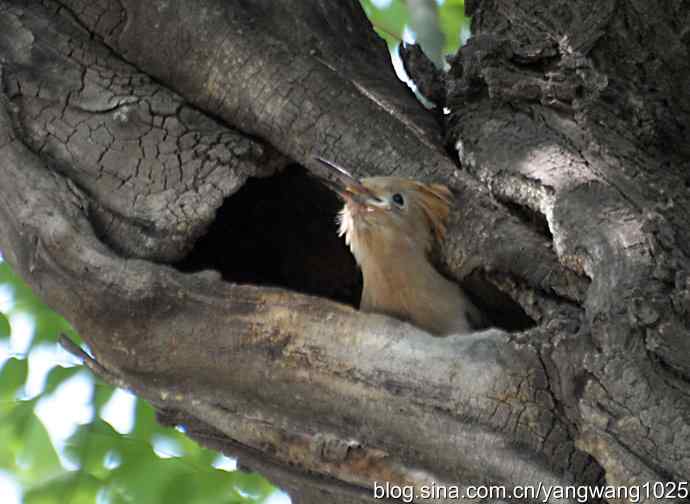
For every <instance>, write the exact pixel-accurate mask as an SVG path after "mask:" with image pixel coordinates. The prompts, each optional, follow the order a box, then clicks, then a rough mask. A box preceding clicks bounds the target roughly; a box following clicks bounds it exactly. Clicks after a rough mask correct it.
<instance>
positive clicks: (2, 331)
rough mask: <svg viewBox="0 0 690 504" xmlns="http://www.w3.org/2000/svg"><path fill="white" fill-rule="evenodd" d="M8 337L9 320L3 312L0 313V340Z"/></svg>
mask: <svg viewBox="0 0 690 504" xmlns="http://www.w3.org/2000/svg"><path fill="white" fill-rule="evenodd" d="M9 337H10V321H9V320H7V317H6V316H5V314H4V313H0V340H3V339H7V338H9Z"/></svg>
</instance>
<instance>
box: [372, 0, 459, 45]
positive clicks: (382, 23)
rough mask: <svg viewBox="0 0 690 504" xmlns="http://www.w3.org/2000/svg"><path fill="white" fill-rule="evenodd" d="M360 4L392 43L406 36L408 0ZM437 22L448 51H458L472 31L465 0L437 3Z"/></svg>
mask: <svg viewBox="0 0 690 504" xmlns="http://www.w3.org/2000/svg"><path fill="white" fill-rule="evenodd" d="M361 4H362V7H364V11H365V12H366V13H367V16H368V17H369V19H370V20H371V24H372V25H373V26H374V29H375V30H376V31H377V33H378V34H379V35H380V36H381V37H382V38H383V39H384V40H385V41H386V42H388V45H389V46H391V47H394V46H397V45H398V44H399V43H400V42H401V41H402V40H403V33H404V31H405V28H406V27H407V28H408V29H409V27H410V14H409V10H408V8H407V5H406V2H405V0H390V1H388V2H384V1H380V0H379V1H375V0H361ZM438 22H439V26H440V28H441V31H442V32H443V33H444V34H445V37H446V45H445V52H446V54H453V53H455V52H456V51H457V50H458V48H459V47H460V43H461V42H462V41H464V39H465V38H466V37H467V34H469V31H470V18H469V17H467V16H465V2H464V0H444V1H443V2H442V3H441V4H440V5H439V7H438Z"/></svg>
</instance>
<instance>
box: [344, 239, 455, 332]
mask: <svg viewBox="0 0 690 504" xmlns="http://www.w3.org/2000/svg"><path fill="white" fill-rule="evenodd" d="M359 238H360V239H359V240H357V239H355V240H352V242H351V247H352V251H353V253H354V255H355V258H356V259H357V262H358V264H359V266H360V268H361V269H362V276H363V278H364V289H363V292H362V302H361V308H362V309H363V310H365V311H377V312H383V313H389V314H392V315H395V316H397V317H398V318H403V319H410V316H409V312H410V311H412V310H413V305H415V304H418V303H419V300H425V299H433V298H434V296H435V295H437V294H438V293H439V292H440V291H445V290H446V284H447V283H448V281H447V280H446V279H445V278H443V276H442V275H441V274H439V273H438V271H436V269H435V268H434V266H433V265H432V264H431V262H430V261H429V258H428V255H427V253H426V251H425V250H424V249H425V247H422V246H420V245H419V244H418V243H415V242H413V241H412V240H410V239H409V238H408V237H400V239H398V240H391V239H386V238H382V237H381V236H379V235H373V236H359Z"/></svg>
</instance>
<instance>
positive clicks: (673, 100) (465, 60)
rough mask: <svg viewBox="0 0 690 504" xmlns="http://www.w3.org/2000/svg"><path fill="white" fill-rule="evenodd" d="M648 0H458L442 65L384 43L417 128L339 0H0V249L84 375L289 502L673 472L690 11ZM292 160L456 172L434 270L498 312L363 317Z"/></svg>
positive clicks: (678, 464) (687, 179)
mask: <svg viewBox="0 0 690 504" xmlns="http://www.w3.org/2000/svg"><path fill="white" fill-rule="evenodd" d="M660 4H662V5H655V3H654V2H645V1H641V0H619V1H614V0H602V1H600V2H597V3H596V4H593V3H592V2H587V1H584V0H568V1H565V0H522V1H517V0H501V1H495V0H494V1H491V0H483V1H481V0H474V1H470V0H468V1H467V2H466V7H467V10H468V14H470V15H472V16H473V30H472V31H473V37H472V38H471V39H470V41H469V43H468V44H467V45H466V46H465V47H463V48H462V49H461V50H460V52H459V53H458V54H457V55H456V56H455V57H454V58H453V60H452V65H451V69H450V71H449V73H448V74H446V75H433V74H430V73H429V72H433V70H429V69H431V68H432V67H431V66H430V65H424V64H420V58H419V54H418V53H416V52H415V51H414V49H412V50H409V51H407V52H406V54H407V55H408V56H409V57H407V58H406V60H407V63H408V69H409V71H410V73H411V74H412V75H413V76H414V77H415V78H417V79H419V81H420V82H427V81H433V82H435V83H436V86H435V89H436V93H435V95H436V96H434V98H435V99H436V100H437V101H438V107H439V108H441V107H444V106H445V107H447V109H449V110H450V113H449V114H448V115H445V116H444V117H443V119H442V121H438V117H437V115H435V114H434V113H432V112H429V111H427V110H425V109H424V108H423V107H422V106H420V105H419V104H418V102H417V101H416V100H415V98H414V96H413V94H412V93H411V92H410V91H409V90H408V89H407V88H406V87H405V86H404V84H401V83H400V82H398V80H397V79H396V77H395V75H394V73H393V70H392V67H391V65H390V62H389V56H388V52H387V49H386V47H385V44H384V43H383V42H382V41H381V40H379V39H378V38H377V36H376V35H375V34H374V32H373V31H372V29H371V26H370V24H369V22H368V21H367V19H366V17H365V15H364V13H363V12H362V10H361V8H360V6H359V4H358V3H357V2H356V1H354V0H351V1H344V0H343V1H338V2H325V1H322V0H302V1H296V0H280V1H276V0H273V1H271V0H258V1H252V2H242V1H239V0H195V1H191V0H174V1H170V2H162V1H149V2H140V1H138V0H119V1H115V0H99V1H97V2H90V1H89V2H87V1H82V0H64V1H61V2H54V1H52V0H44V1H40V2H39V1H31V0H22V1H16V0H15V1H12V0H0V72H1V73H0V81H1V82H2V95H1V96H0V247H1V248H2V251H3V254H4V256H5V258H6V259H7V260H8V261H9V262H10V263H11V265H12V266H13V267H14V268H15V269H16V270H17V271H18V272H19V273H20V274H21V275H22V276H23V277H24V278H25V279H26V280H27V281H28V282H29V283H30V285H31V286H32V287H33V288H34V289H35V290H36V292H38V293H39V294H40V295H41V296H42V297H43V298H44V299H45V300H46V301H47V302H48V303H49V304H50V305H51V306H53V307H54V308H55V309H57V310H58V311H60V312H61V313H62V314H63V315H64V316H65V317H66V318H67V319H68V320H69V321H70V322H72V324H73V325H74V326H75V328H76V329H77V330H78V331H79V332H80V334H81V335H82V336H83V337H84V339H85V340H86V341H87V342H88V343H89V347H90V350H91V352H92V356H93V357H89V356H87V355H86V354H84V358H85V361H86V363H87V364H88V365H89V366H90V367H91V368H92V369H93V370H94V371H96V372H97V373H99V374H101V375H102V376H103V377H105V378H106V379H108V380H109V381H111V382H112V383H114V384H116V385H119V386H123V387H127V388H130V389H131V390H133V391H134V392H135V393H136V394H138V395H139V396H140V397H143V398H145V399H147V400H148V401H150V402H151V403H152V404H154V405H155V406H156V407H157V408H158V409H159V410H160V412H161V421H163V422H166V423H169V424H174V425H184V426H185V429H186V432H187V433H188V435H189V436H191V437H193V438H195V439H197V440H199V441H200V442H201V443H203V444H205V445H207V446H211V447H213V448H215V449H217V450H219V451H222V452H223V453H226V454H231V455H236V456H239V458H240V462H241V463H242V464H244V465H245V466H249V467H251V468H255V469H257V470H260V471H261V472H263V473H264V474H266V475H267V476H268V477H269V478H271V479H272V480H273V481H274V482H275V483H277V484H278V485H281V486H282V487H283V488H285V489H286V490H287V491H288V492H289V493H290V494H291V495H292V497H293V501H294V502H299V503H322V502H336V503H337V502H343V503H352V502H373V493H372V491H371V489H372V488H373V486H374V483H375V482H377V481H378V482H383V481H389V482H392V483H396V484H401V485H416V486H417V487H418V488H419V487H420V485H423V484H430V483H431V482H436V484H439V485H440V484H454V485H461V486H465V487H466V486H468V485H479V484H492V485H505V487H506V488H507V489H508V491H510V489H512V488H514V487H515V486H517V485H534V486H535V487H536V486H537V485H539V484H540V483H541V484H542V486H543V487H544V488H550V487H554V486H556V485H576V484H577V485H589V486H591V487H599V488H601V487H602V485H605V484H608V485H625V486H628V487H630V486H633V485H644V484H645V483H647V482H649V483H651V484H653V483H654V482H682V481H687V480H688V479H690V331H689V326H690V279H689V278H690V277H689V271H690V224H688V223H689V222H690V176H689V175H688V173H690V171H689V168H690V142H689V141H688V140H689V138H688V137H689V136H690V133H689V132H690V93H688V89H690V63H689V61H690V57H689V55H688V52H689V45H690V31H689V30H688V28H687V26H688V21H690V14H689V12H690V9H688V5H687V2H683V1H680V0H667V1H662V2H660ZM415 54H416V56H415V57H412V55H415ZM425 69H426V70H425ZM425 71H426V72H427V73H426V74H424V72H425ZM422 89H424V86H423V87H422ZM441 123H443V124H441ZM314 154H319V155H321V156H323V157H327V158H329V159H332V160H334V161H336V162H338V163H340V164H342V165H344V166H347V167H349V168H351V169H352V170H353V172H354V173H355V174H357V175H365V174H368V175H371V174H396V175H402V176H411V177H416V178H419V179H423V180H434V181H437V182H443V183H446V184H448V185H449V186H451V187H452V189H453V191H454V193H455V195H456V209H455V211H454V212H453V214H452V216H451V221H452V222H451V225H450V227H449V238H448V240H447V242H446V243H445V244H444V247H443V250H441V251H440V254H439V256H440V257H439V267H440V268H441V269H442V270H443V271H444V273H445V274H447V275H448V276H449V277H451V278H453V279H455V280H457V281H458V282H461V283H462V284H463V285H464V286H465V287H466V288H467V289H468V290H469V292H470V294H471V295H472V296H473V297H474V298H475V299H476V301H477V302H478V304H479V305H480V306H481V307H482V308H483V309H484V310H485V311H486V312H487V314H488V315H489V316H490V317H491V318H492V320H493V323H494V325H495V326H496V328H494V329H490V330H487V331H482V332H478V333H476V334H472V335H469V336H468V335H465V336H452V337H449V338H445V339H439V338H433V337H431V336H429V335H428V334H426V333H424V332H422V331H421V330H419V329H416V328H414V327H412V326H410V325H408V324H405V323H402V322H399V321H397V320H394V319H390V318H387V317H384V316H380V315H372V314H364V313H360V312H358V311H357V310H356V308H355V307H356V305H357V302H358V299H359V291H360V289H361V281H360V279H359V278H358V274H357V271H356V268H355V265H354V262H353V260H352V258H351V256H350V255H349V252H348V251H347V249H346V248H345V246H344V244H343V243H342V242H341V241H340V240H339V239H338V238H337V236H336V234H335V226H334V224H333V216H334V214H335V212H336V210H337V207H338V202H337V201H336V200H335V199H334V197H333V196H332V195H331V194H329V193H328V192H327V191H326V190H325V189H323V188H321V187H320V186H319V184H318V183H316V182H314V180H312V179H311V178H310V177H309V176H308V171H307V170H311V169H316V168H317V167H316V166H314V161H313V155H314ZM458 159H459V164H458V163H457V161H458ZM305 168H306V170H305ZM72 350H73V351H77V349H74V348H73V349H72ZM650 488H651V487H650ZM666 488H667V489H671V490H672V489H673V488H674V487H673V483H670V484H669V485H668V486H667V487H666ZM674 495H675V496H676V497H678V500H682V499H680V497H682V495H683V494H682V492H680V491H679V489H678V488H676V492H675V493H671V492H669V493H667V496H669V497H673V496H674ZM542 497H543V495H542ZM642 497H643V501H654V500H658V497H660V495H658V494H657V495H654V494H653V493H651V494H650V495H648V496H646V495H645V494H644V493H643V495H642ZM655 497H656V499H655ZM478 500H479V499H478ZM494 500H496V501H502V500H507V498H504V499H502V498H501V496H498V497H497V498H495V499H494ZM534 500H538V499H534ZM592 500H596V499H592ZM443 501H444V500H443V499H436V500H432V501H431V502H443ZM548 501H549V502H572V501H574V499H572V498H566V497H563V498H559V497H558V496H556V495H553V494H552V495H551V496H550V498H549V499H548ZM624 501H625V500H624ZM671 501H673V499H671ZM665 502H666V501H665Z"/></svg>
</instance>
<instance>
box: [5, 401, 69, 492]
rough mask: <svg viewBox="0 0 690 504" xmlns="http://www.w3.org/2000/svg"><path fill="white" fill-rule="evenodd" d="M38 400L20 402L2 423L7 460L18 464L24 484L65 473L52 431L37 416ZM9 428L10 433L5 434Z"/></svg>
mask: <svg viewBox="0 0 690 504" xmlns="http://www.w3.org/2000/svg"><path fill="white" fill-rule="evenodd" d="M35 405H36V399H31V400H28V401H16V402H15V405H14V408H13V409H12V410H11V411H10V412H9V414H7V415H5V416H3V417H2V419H0V423H1V424H2V427H3V431H4V432H3V436H2V439H3V442H2V448H3V449H4V450H7V452H9V454H10V455H9V456H8V455H7V454H5V455H4V456H3V458H4V459H5V461H6V463H7V460H8V458H9V457H11V458H12V459H13V461H14V466H15V470H14V473H15V475H16V476H17V477H18V478H19V479H20V481H23V482H30V481H39V480H45V479H46V478H50V477H53V476H55V475H56V474H59V473H61V472H62V471H63V468H62V465H61V464H60V459H59V458H58V455H57V452H56V451H55V448H54V447H53V444H52V441H51V440H50V436H49V435H48V431H47V430H46V428H45V426H44V425H43V422H41V419H40V418H38V416H36V414H35V413H34V407H35ZM5 428H6V429H7V430H5Z"/></svg>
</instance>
